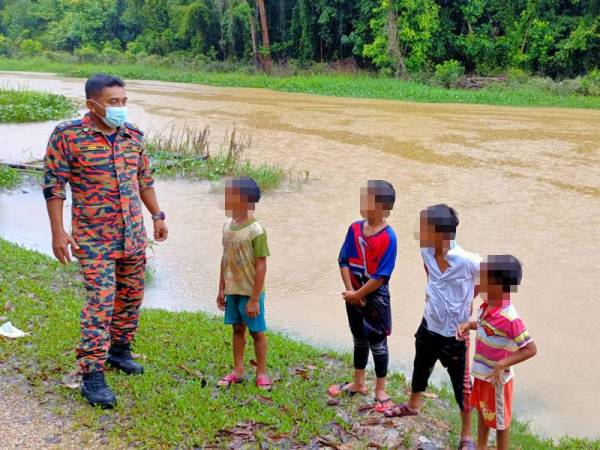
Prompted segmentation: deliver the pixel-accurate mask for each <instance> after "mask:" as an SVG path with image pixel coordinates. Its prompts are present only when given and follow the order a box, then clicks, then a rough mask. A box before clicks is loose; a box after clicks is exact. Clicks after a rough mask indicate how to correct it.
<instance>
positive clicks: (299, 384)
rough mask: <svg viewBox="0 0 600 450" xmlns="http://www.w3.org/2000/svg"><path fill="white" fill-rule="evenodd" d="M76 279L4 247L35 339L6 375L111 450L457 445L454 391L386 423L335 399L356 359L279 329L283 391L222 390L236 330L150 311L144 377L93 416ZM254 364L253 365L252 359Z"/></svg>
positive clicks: (273, 357)
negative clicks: (81, 378) (80, 357)
mask: <svg viewBox="0 0 600 450" xmlns="http://www.w3.org/2000/svg"><path fill="white" fill-rule="evenodd" d="M76 272H77V270H76V266H75V265H70V266H66V267H65V266H61V265H59V264H58V262H56V261H54V260H52V259H51V258H49V257H47V256H44V255H41V254H39V253H37V252H33V251H29V250H25V249H23V248H21V247H19V246H17V245H14V244H10V243H8V242H6V241H4V240H2V239H0V293H2V305H0V306H2V307H3V311H4V312H3V315H5V316H7V320H10V321H12V323H13V324H14V325H15V326H16V327H18V328H20V329H23V330H24V331H27V332H30V333H31V335H30V336H27V337H25V338H22V339H15V340H6V341H3V342H2V345H0V371H2V370H7V371H11V372H14V371H18V372H19V373H21V374H23V375H24V376H25V377H26V379H27V381H28V383H30V384H31V386H32V388H33V392H34V394H35V395H37V396H38V398H40V399H43V400H44V401H46V402H49V403H50V404H52V405H53V406H52V407H53V410H54V412H55V413H57V414H61V415H65V416H68V417H69V418H70V419H71V420H72V421H73V422H74V425H75V427H77V428H82V429H88V430H92V431H95V432H97V433H99V434H100V435H103V437H104V438H106V439H107V440H108V442H109V443H110V444H111V445H115V446H117V445H118V446H119V447H127V446H136V447H141V448H195V447H203V446H214V447H217V448H224V447H229V446H231V445H238V446H241V445H244V444H246V445H249V446H251V448H257V446H259V445H262V446H265V447H268V448H273V447H279V448H281V447H285V448H289V447H292V446H293V445H300V446H307V445H313V446H317V445H318V446H326V447H332V448H335V447H336V446H339V447H340V448H341V447H342V445H343V444H344V443H345V444H346V445H349V446H350V448H367V446H368V444H369V443H371V444H377V445H378V446H379V448H381V447H385V446H388V447H392V446H394V445H398V446H399V448H414V447H415V445H416V443H417V442H418V439H419V437H421V436H424V437H427V438H428V439H430V440H433V441H434V442H438V443H439V444H441V445H443V446H449V447H454V446H455V445H456V441H457V433H458V431H459V429H460V419H459V417H458V413H457V410H456V406H455V405H454V403H453V400H452V394H451V392H450V391H451V389H448V388H443V389H441V390H439V391H438V390H434V391H432V393H431V394H428V398H427V399H426V405H425V408H424V409H423V412H422V414H421V416H420V417H418V418H409V419H391V420H388V419H384V418H382V416H381V415H380V414H375V413H374V412H373V411H372V410H371V409H370V408H369V406H368V405H369V403H370V402H371V401H372V399H371V398H370V397H362V396H357V397H355V398H348V399H341V400H340V401H339V402H327V396H326V395H325V390H326V388H327V386H329V385H330V384H332V383H336V382H341V381H343V380H345V379H346V378H347V376H348V375H349V373H350V371H351V369H350V368H351V364H350V361H351V359H350V356H349V355H347V354H342V355H340V354H336V353H333V352H330V351H323V350H320V349H317V348H315V347H311V346H309V345H307V344H303V343H300V342H297V341H294V340H292V339H290V338H287V337H285V336H283V335H281V334H279V333H272V332H270V333H269V371H270V372H271V374H272V376H273V379H274V381H275V385H274V388H273V391H272V392H270V393H266V392H264V391H261V390H258V389H257V388H256V387H254V384H253V377H252V373H251V372H250V373H248V379H247V382H246V383H243V384H241V385H238V386H235V387H233V388H231V389H228V390H219V389H217V388H216V387H215V384H216V381H217V380H218V378H219V377H220V376H222V375H223V374H224V373H227V371H228V370H229V369H230V363H231V361H230V359H231V346H230V345H231V344H230V342H231V339H230V333H231V330H230V329H229V328H230V327H226V326H224V325H223V324H222V320H221V319H218V318H214V317H210V316H208V315H206V314H204V313H191V312H171V311H164V310H158V309H146V310H144V312H143V314H142V317H141V322H140V333H139V334H138V335H137V337H136V341H135V348H134V349H135V351H136V353H138V354H139V358H141V359H142V361H143V363H144V365H145V368H146V371H145V373H144V375H143V376H139V377H132V376H126V375H122V374H120V373H116V372H114V371H109V372H108V377H107V378H108V382H109V383H110V384H111V386H113V388H114V389H115V391H116V394H117V395H118V398H119V402H118V404H117V407H116V409H115V410H114V411H111V412H107V411H103V410H100V409H94V408H90V407H89V406H88V405H87V404H85V403H84V401H83V400H82V399H81V397H80V394H79V392H78V390H77V386H78V383H77V377H76V374H75V373H74V372H73V369H74V368H75V355H74V348H75V345H76V343H77V340H78V338H79V321H78V317H79V310H80V308H81V302H82V298H83V292H84V291H83V286H82V284H81V281H80V280H79V279H77V277H76ZM250 353H251V352H247V353H246V355H247V356H249V354H250ZM246 367H248V368H249V369H251V368H252V361H251V360H250V359H246ZM373 382H374V379H373V374H372V373H370V374H369V383H373ZM406 389H407V384H406V381H405V379H404V377H403V376H402V375H400V374H397V373H395V374H392V375H391V376H390V377H389V390H388V392H389V394H390V395H392V397H393V398H394V400H398V401H401V400H405V399H406V394H405V392H406ZM511 433H512V440H511V443H512V445H513V447H514V448H515V449H523V450H525V449H526V450H548V449H556V448H558V449H565V450H567V449H570V450H580V449H581V450H583V449H586V450H587V449H600V441H595V442H594V441H590V440H579V439H571V438H565V439H562V440H561V441H560V443H558V444H554V443H553V442H552V441H550V440H546V439H540V438H537V437H536V436H534V435H533V434H532V433H531V432H530V431H529V430H528V428H527V426H526V425H524V424H523V423H516V424H515V425H514V426H513V427H512V428H511ZM95 444H97V442H90V445H95ZM372 446H374V447H375V445H372ZM261 448H262V447H261Z"/></svg>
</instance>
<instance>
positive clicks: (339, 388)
mask: <svg viewBox="0 0 600 450" xmlns="http://www.w3.org/2000/svg"><path fill="white" fill-rule="evenodd" d="M351 384H352V383H341V384H332V385H331V386H329V389H327V395H329V396H330V397H339V396H340V395H348V396H349V397H353V396H355V395H367V390H366V389H365V390H364V391H353V390H351V389H348V386H350V385H351Z"/></svg>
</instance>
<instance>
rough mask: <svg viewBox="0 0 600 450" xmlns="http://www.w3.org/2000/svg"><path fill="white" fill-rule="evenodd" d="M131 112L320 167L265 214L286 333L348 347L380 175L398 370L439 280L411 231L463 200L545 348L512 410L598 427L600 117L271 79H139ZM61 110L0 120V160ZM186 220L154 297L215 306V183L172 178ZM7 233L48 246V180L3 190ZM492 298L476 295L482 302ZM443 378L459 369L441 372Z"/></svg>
mask: <svg viewBox="0 0 600 450" xmlns="http://www.w3.org/2000/svg"><path fill="white" fill-rule="evenodd" d="M0 85H19V86H25V87H31V88H36V89H45V90H49V91H52V92H59V93H63V94H65V95H68V96H71V97H74V98H77V99H79V100H82V99H83V96H82V91H83V81H82V80H78V79H66V78H59V77H55V76H52V75H44V74H16V73H3V74H0ZM128 91H129V96H130V105H131V106H130V117H131V119H132V121H134V122H135V123H137V124H138V125H139V126H141V127H143V128H144V129H146V130H151V129H152V130H160V129H163V128H164V127H165V126H167V125H168V124H169V123H171V122H174V123H175V124H176V126H182V125H183V124H184V123H187V124H188V125H190V126H198V127H201V126H204V125H210V127H211V130H212V138H213V139H212V142H213V146H212V151H216V150H217V149H218V144H219V142H220V140H221V137H222V136H223V134H224V132H225V129H226V128H228V127H231V126H232V125H233V124H236V125H237V126H238V127H242V128H250V129H252V132H253V143H254V145H253V148H252V149H251V150H249V151H248V155H249V156H250V157H251V158H252V159H253V160H254V161H267V162H271V163H276V164H279V165H281V166H283V167H285V168H287V169H297V170H307V171H309V172H310V179H311V181H310V182H309V183H308V184H306V185H304V186H302V187H301V188H300V189H282V190H281V191H278V192H274V193H270V194H268V195H265V196H264V198H263V200H262V201H261V203H260V204H259V206H258V208H257V216H258V217H259V219H260V220H261V222H262V223H263V224H264V225H265V227H266V228H267V230H268V233H269V245H270V247H271V253H272V257H271V258H270V259H269V270H268V280H267V308H268V309H267V318H268V322H269V324H270V326H271V327H272V328H273V329H276V330H281V331H284V332H286V333H287V334H289V335H291V336H294V337H297V338H301V339H303V340H306V341H309V342H311V343H314V344H317V345H322V346H326V347H335V348H338V349H349V348H350V344H351V339H350V333H349V330H348V327H347V322H346V317H345V310H344V305H343V301H342V299H341V297H340V292H341V288H342V283H341V281H340V279H339V272H338V268H337V254H338V251H339V247H340V245H341V242H342V240H343V238H344V235H345V232H346V230H347V226H348V224H349V223H350V222H352V221H353V220H356V219H357V218H359V211H358V209H359V190H360V187H361V186H362V185H363V184H364V183H365V181H366V180H367V179H369V178H383V179H386V180H389V181H390V182H392V183H393V184H394V186H395V187H396V190H397V195H398V198H397V201H396V207H395V209H394V211H393V212H392V214H391V217H390V223H391V224H392V225H393V226H394V228H395V230H396V233H397V235H398V259H397V265H396V270H395V273H394V275H393V277H392V280H391V293H392V305H393V320H394V329H393V333H392V336H391V339H390V347H391V358H392V364H393V366H394V367H395V368H396V369H398V370H402V371H404V372H407V373H409V375H410V371H411V369H412V358H413V356H414V339H413V334H414V332H415V330H416V329H417V326H418V324H419V321H420V317H421V314H422V311H423V302H424V288H425V275H424V271H423V267H422V261H421V259H420V255H419V249H418V245H417V243H416V241H415V239H414V235H413V234H414V232H415V231H416V228H417V224H418V213H419V211H420V210H421V209H422V208H424V207H426V206H427V205H430V204H433V203H439V202H446V203H449V204H450V205H452V206H454V207H455V208H456V209H457V210H458V212H459V215H460V218H461V224H460V227H459V229H458V235H457V241H458V242H460V244H461V245H462V246H463V247H464V248H466V249H468V250H471V251H476V252H478V253H480V254H482V255H485V254H491V253H512V254H514V255H516V256H518V257H519V259H521V261H522V262H523V266H524V277H523V286H522V287H521V289H520V290H519V292H518V294H516V295H515V296H514V299H513V301H514V303H515V305H516V307H517V309H518V310H519V312H520V313H521V315H522V316H523V318H524V319H525V321H526V323H527V325H528V327H529V329H530V331H531V333H532V334H533V336H534V337H535V339H536V342H537V344H538V349H539V353H538V356H536V357H535V358H534V359H532V360H530V361H527V362H526V363H524V364H522V365H521V366H518V367H517V369H516V372H517V376H516V381H515V391H516V397H515V412H516V415H517V416H518V417H520V418H523V419H527V420H529V421H531V423H532V426H533V428H534V429H535V430H536V431H538V432H540V433H543V434H545V435H549V436H554V437H557V436H560V435H562V434H565V433H568V434H572V435H578V436H598V435H599V433H600V419H599V417H600V404H599V403H598V402H597V401H595V399H597V398H598V397H600V376H599V375H598V374H599V373H600V358H599V356H600V352H599V350H598V343H599V342H600V312H599V311H600V310H599V308H598V306H597V305H596V304H595V302H596V301H598V295H597V293H596V289H595V288H593V284H594V283H595V282H597V281H598V279H599V276H600V262H599V259H598V256H597V255H598V254H599V253H600V232H599V230H600V111H593V110H579V109H554V108H510V107H495V106H481V105H456V104H417V103H408V102H398V101H385V100H363V99H349V98H333V97H318V96H311V95H304V94H288V93H278V92H272V91H268V90H258V89H232V88H216V87H207V86H198V85H188V84H177V83H161V82H152V81H131V82H129V89H128ZM53 124H54V122H48V123H41V124H32V125H2V126H0V159H12V160H23V159H28V158H30V157H40V156H41V155H43V153H44V146H45V143H46V140H47V137H48V133H49V131H50V130H51V128H52V126H53ZM157 191H158V195H159V198H160V200H161V203H162V207H163V209H164V210H165V211H166V213H167V217H168V219H167V221H168V224H169V227H170V230H171V233H170V238H169V240H168V241H167V242H166V243H164V244H161V245H159V246H156V247H155V248H154V250H153V252H154V255H153V257H152V263H151V264H152V265H153V267H154V269H155V272H156V273H155V278H154V281H153V283H152V285H151V286H150V287H149V288H148V291H147V296H146V302H145V305H146V306H148V307H164V308H169V309H173V310H184V309H185V310H204V311H209V312H215V313H216V312H217V309H216V307H215V305H214V299H215V295H216V291H217V283H218V265H219V258H220V251H221V247H220V245H221V244H220V242H221V237H220V232H221V226H222V222H223V211H222V210H221V209H220V207H219V197H218V195H217V194H215V193H214V190H212V189H211V186H210V185H209V184H208V183H206V182H200V183H198V182H196V183H193V182H188V181H161V182H159V183H158V184H157ZM0 235H2V236H4V237H6V238H7V239H10V240H13V241H16V242H20V243H23V244H24V245H26V246H28V247H31V248H35V249H38V250H41V251H44V252H46V253H48V252H49V251H50V245H49V230H48V226H47V222H46V217H45V210H44V202H43V199H42V197H41V193H40V192H39V188H36V187H30V188H27V189H26V192H18V193H15V194H12V195H2V196H0ZM476 303H477V304H479V300H477V302H476ZM436 380H438V381H444V380H447V377H446V375H445V374H444V373H443V371H441V370H438V371H437V372H436Z"/></svg>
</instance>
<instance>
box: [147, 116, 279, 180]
mask: <svg viewBox="0 0 600 450" xmlns="http://www.w3.org/2000/svg"><path fill="white" fill-rule="evenodd" d="M209 138H210V128H209V127H208V126H207V127H205V128H204V129H200V130H199V129H195V128H191V127H188V126H185V127H183V128H182V129H177V128H176V127H175V126H174V125H171V126H170V128H169V129H167V130H163V132H161V133H157V134H154V135H150V136H149V137H148V138H147V140H146V151H147V152H148V155H149V156H150V158H151V159H152V166H153V168H154V171H155V173H156V174H157V175H160V176H166V177H175V176H180V177H185V178H200V179H208V180H218V179H220V178H222V177H224V176H232V175H244V176H248V177H250V178H253V179H254V180H255V181H256V182H257V183H258V185H259V186H260V187H261V189H262V190H265V191H268V190H271V189H274V188H276V187H277V186H279V184H280V183H281V181H282V179H283V178H284V171H283V169H281V168H280V167H279V166H276V165H272V164H266V163H262V164H258V165H256V164H253V163H251V162H250V161H249V160H247V159H245V158H244V156H243V155H244V151H245V150H246V149H248V148H249V147H250V146H251V145H252V136H251V134H250V133H249V132H244V131H240V130H238V129H237V128H235V127H233V128H232V129H230V130H227V131H226V132H225V137H224V139H223V142H222V143H221V145H220V148H219V150H218V151H217V152H216V153H215V154H211V152H210V150H209V145H210V139H209Z"/></svg>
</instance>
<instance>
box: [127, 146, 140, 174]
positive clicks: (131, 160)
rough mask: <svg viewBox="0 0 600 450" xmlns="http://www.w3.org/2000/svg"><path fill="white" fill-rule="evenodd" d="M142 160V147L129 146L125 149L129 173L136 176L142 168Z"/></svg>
mask: <svg viewBox="0 0 600 450" xmlns="http://www.w3.org/2000/svg"><path fill="white" fill-rule="evenodd" d="M141 158H142V147H141V146H139V145H128V146H127V147H125V148H124V149H123V159H124V160H125V168H126V170H127V172H128V173H130V174H132V175H133V174H135V173H137V171H138V168H139V167H140V163H141Z"/></svg>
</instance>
